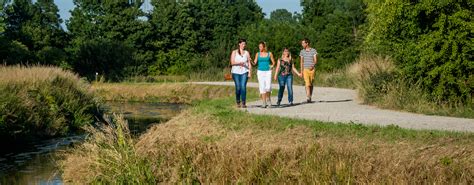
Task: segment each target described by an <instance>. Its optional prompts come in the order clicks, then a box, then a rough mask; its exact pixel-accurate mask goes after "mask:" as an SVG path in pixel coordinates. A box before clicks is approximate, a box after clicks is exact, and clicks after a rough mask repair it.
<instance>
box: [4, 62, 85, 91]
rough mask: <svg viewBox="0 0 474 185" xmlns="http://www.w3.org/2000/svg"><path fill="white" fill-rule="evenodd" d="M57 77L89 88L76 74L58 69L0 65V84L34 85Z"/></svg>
mask: <svg viewBox="0 0 474 185" xmlns="http://www.w3.org/2000/svg"><path fill="white" fill-rule="evenodd" d="M58 77H61V78H65V79H71V80H75V81H77V83H78V84H80V85H82V86H84V87H88V86H89V85H88V84H87V83H86V82H85V81H81V80H80V78H79V76H78V75H77V74H75V73H71V72H70V71H66V70H64V69H61V68H58V67H50V66H31V67H25V66H3V65H0V84H36V83H42V82H44V81H52V80H54V79H55V78H58Z"/></svg>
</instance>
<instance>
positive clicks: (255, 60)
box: [253, 53, 258, 65]
mask: <svg viewBox="0 0 474 185" xmlns="http://www.w3.org/2000/svg"><path fill="white" fill-rule="evenodd" d="M257 63H258V53H255V59H253V65H257Z"/></svg>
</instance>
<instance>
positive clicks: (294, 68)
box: [291, 60, 301, 77]
mask: <svg viewBox="0 0 474 185" xmlns="http://www.w3.org/2000/svg"><path fill="white" fill-rule="evenodd" d="M291 62H292V63H293V65H291V66H292V70H293V73H295V74H296V75H298V76H299V77H301V73H300V72H298V70H296V67H295V64H294V62H293V60H292V61H291Z"/></svg>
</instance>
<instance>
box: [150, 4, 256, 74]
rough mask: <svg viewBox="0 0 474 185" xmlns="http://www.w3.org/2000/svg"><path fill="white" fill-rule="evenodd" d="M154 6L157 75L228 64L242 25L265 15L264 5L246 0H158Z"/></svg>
mask: <svg viewBox="0 0 474 185" xmlns="http://www.w3.org/2000/svg"><path fill="white" fill-rule="evenodd" d="M152 5H153V6H154V9H153V12H152V14H151V15H150V23H151V25H152V27H153V30H154V33H155V34H154V39H152V41H151V44H150V45H153V46H154V47H155V51H156V55H155V57H156V62H155V64H154V65H153V67H152V68H150V69H151V71H150V72H151V73H154V74H162V73H183V72H185V71H187V70H189V69H194V68H203V67H216V66H218V67H222V66H224V65H226V62H224V60H227V59H228V53H227V52H228V51H229V50H230V49H231V48H232V47H233V45H234V43H235V40H236V39H237V37H238V35H239V29H240V27H241V26H243V25H246V24H251V23H254V22H258V21H260V20H261V19H262V18H263V13H262V11H261V8H260V7H259V6H258V5H257V4H256V3H255V2H254V1H246V0H235V1H207V2H204V1H203V2H201V1H159V0H154V1H152ZM189 57H194V58H200V60H199V59H196V60H192V59H191V60H190V59H189ZM206 58H208V59H206ZM209 58H212V60H211V59H209ZM173 66H179V69H176V67H173Z"/></svg>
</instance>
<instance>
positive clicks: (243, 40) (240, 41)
mask: <svg viewBox="0 0 474 185" xmlns="http://www.w3.org/2000/svg"><path fill="white" fill-rule="evenodd" d="M242 42H247V40H245V39H243V38H241V39H239V43H238V44H237V52H239V55H242V53H240V48H239V45H240V43H242Z"/></svg>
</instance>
